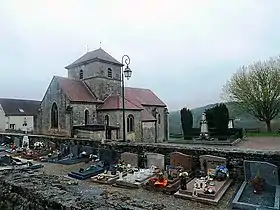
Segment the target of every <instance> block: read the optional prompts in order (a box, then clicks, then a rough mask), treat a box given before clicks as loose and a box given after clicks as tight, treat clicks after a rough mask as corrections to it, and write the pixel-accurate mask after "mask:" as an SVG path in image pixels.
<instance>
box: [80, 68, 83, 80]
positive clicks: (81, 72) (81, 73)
mask: <svg viewBox="0 0 280 210" xmlns="http://www.w3.org/2000/svg"><path fill="white" fill-rule="evenodd" d="M80 79H84V71H83V70H82V69H81V70H80Z"/></svg>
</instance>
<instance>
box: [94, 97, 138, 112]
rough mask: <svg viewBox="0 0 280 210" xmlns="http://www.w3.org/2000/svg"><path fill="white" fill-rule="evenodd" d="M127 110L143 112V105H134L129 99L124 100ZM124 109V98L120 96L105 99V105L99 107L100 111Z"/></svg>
mask: <svg viewBox="0 0 280 210" xmlns="http://www.w3.org/2000/svg"><path fill="white" fill-rule="evenodd" d="M124 106H125V109H126V110H142V109H143V107H142V106H141V104H138V103H137V104H134V103H133V102H131V101H130V100H129V99H127V98H125V99H124ZM119 109H122V97H121V96H120V95H111V96H109V97H108V98H106V99H105V101H104V104H102V105H101V106H100V107H98V110H119Z"/></svg>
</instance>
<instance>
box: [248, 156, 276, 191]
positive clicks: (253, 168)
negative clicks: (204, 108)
mask: <svg viewBox="0 0 280 210" xmlns="http://www.w3.org/2000/svg"><path fill="white" fill-rule="evenodd" d="M244 172H245V173H244V174H245V181H250V180H252V179H253V178H255V176H256V175H257V173H258V172H259V175H260V177H261V178H263V179H264V180H265V182H266V183H267V184H269V185H271V186H276V185H279V180H278V167H277V166H276V165H273V164H271V163H267V162H260V161H248V160H244Z"/></svg>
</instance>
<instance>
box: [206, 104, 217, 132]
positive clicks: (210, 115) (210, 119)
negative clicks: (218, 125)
mask: <svg viewBox="0 0 280 210" xmlns="http://www.w3.org/2000/svg"><path fill="white" fill-rule="evenodd" d="M205 114H206V120H207V125H208V128H215V124H214V107H212V108H210V109H206V110H205Z"/></svg>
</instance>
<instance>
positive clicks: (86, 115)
mask: <svg viewBox="0 0 280 210" xmlns="http://www.w3.org/2000/svg"><path fill="white" fill-rule="evenodd" d="M88 119H89V111H88V110H85V125H87V124H88Z"/></svg>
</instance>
